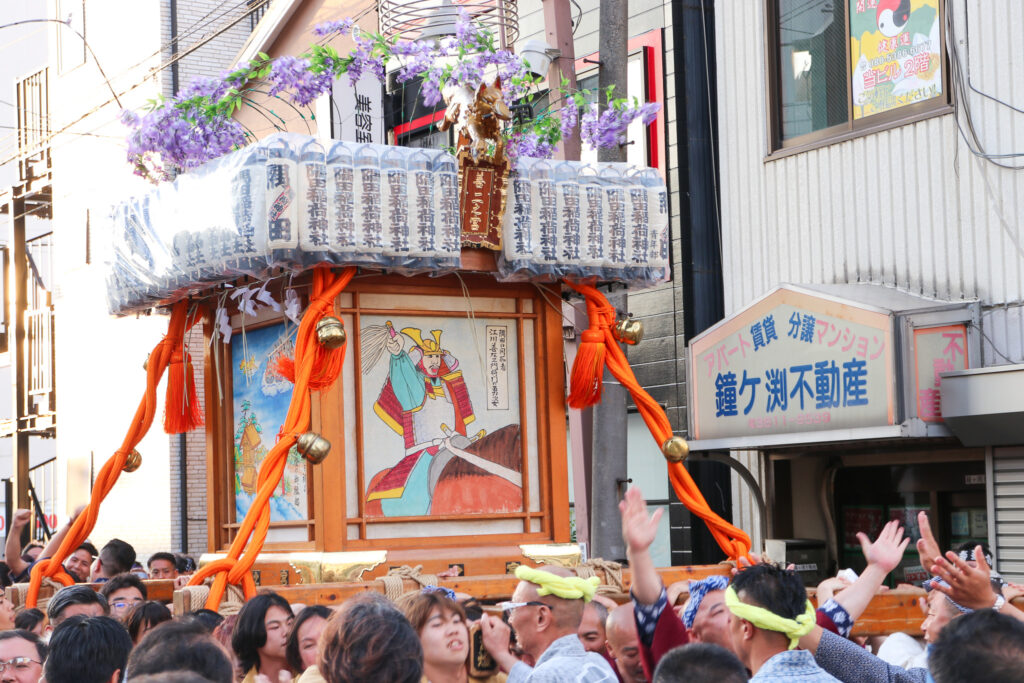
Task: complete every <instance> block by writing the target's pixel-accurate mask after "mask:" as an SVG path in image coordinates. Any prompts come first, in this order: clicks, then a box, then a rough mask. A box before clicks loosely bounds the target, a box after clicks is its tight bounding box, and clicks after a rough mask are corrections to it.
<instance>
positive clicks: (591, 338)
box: [569, 329, 605, 409]
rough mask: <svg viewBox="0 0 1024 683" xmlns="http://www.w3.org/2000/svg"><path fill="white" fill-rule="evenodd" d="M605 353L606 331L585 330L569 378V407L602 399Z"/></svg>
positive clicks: (592, 403)
mask: <svg viewBox="0 0 1024 683" xmlns="http://www.w3.org/2000/svg"><path fill="white" fill-rule="evenodd" d="M604 354H605V346H604V332H602V331H600V330H593V329H591V330H584V331H583V335H582V340H581V341H580V347H579V349H577V351H576V360H575V362H573V364H572V374H571V375H570V379H569V407H571V408H577V409H579V408H586V407H588V406H592V405H594V404H595V403H597V402H599V401H600V400H601V390H602V383H601V378H602V376H603V375H604Z"/></svg>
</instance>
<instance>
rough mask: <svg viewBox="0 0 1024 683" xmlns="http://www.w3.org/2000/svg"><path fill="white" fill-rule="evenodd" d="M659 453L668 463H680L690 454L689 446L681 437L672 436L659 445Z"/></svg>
mask: <svg viewBox="0 0 1024 683" xmlns="http://www.w3.org/2000/svg"><path fill="white" fill-rule="evenodd" d="M661 452H662V453H663V454H664V455H665V459H666V460H668V461H669V462H682V461H684V460H686V456H687V455H689V454H690V444H688V443H686V439H684V438H683V437H681V436H673V437H672V438H671V439H669V440H667V441H666V442H665V443H663V444H661Z"/></svg>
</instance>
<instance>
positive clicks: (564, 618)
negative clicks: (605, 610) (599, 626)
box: [512, 566, 584, 633]
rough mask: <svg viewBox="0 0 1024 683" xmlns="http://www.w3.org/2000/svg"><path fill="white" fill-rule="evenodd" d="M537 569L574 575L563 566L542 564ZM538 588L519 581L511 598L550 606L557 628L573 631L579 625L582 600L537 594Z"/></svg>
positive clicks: (550, 572) (554, 573)
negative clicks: (542, 565)
mask: <svg viewBox="0 0 1024 683" xmlns="http://www.w3.org/2000/svg"><path fill="white" fill-rule="evenodd" d="M537 569H538V570H539V571H542V572H545V573H548V574H553V575H555V576H561V577H563V578H566V577H570V576H575V574H574V573H573V572H572V571H570V570H568V569H566V568H565V567H548V566H544V567H538V568H537ZM538 588H539V586H538V585H537V584H535V583H531V582H530V581H520V582H519V585H518V586H517V587H516V591H515V593H514V594H513V597H512V599H513V600H514V601H516V602H534V601H537V602H543V603H544V604H545V605H547V606H548V607H550V608H551V615H552V618H553V620H554V622H555V626H556V627H557V628H558V629H559V630H561V631H566V632H571V633H575V632H576V631H577V630H578V629H579V627H580V622H581V621H582V620H583V607H584V602H583V600H582V599H577V600H566V599H565V598H559V597H556V596H554V595H538V593H537V589H538Z"/></svg>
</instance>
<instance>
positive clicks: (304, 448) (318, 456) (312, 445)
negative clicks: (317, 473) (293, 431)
mask: <svg viewBox="0 0 1024 683" xmlns="http://www.w3.org/2000/svg"><path fill="white" fill-rule="evenodd" d="M295 447H296V448H297V449H298V451H299V454H300V455H301V456H302V457H303V458H305V459H306V460H308V461H309V462H311V463H312V464H314V465H319V464H320V463H322V462H323V461H324V460H325V459H326V458H327V454H328V453H330V452H331V442H330V441H328V440H327V439H325V438H324V437H322V436H320V435H319V434H317V433H316V432H306V433H305V434H303V435H302V436H300V437H299V438H298V440H297V441H296V442H295Z"/></svg>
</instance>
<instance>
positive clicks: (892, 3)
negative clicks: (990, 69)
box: [766, 0, 949, 153]
mask: <svg viewBox="0 0 1024 683" xmlns="http://www.w3.org/2000/svg"><path fill="white" fill-rule="evenodd" d="M944 10H945V7H944V2H943V0H770V1H769V2H768V3H767V4H766V11H767V17H766V19H767V27H768V40H767V41H766V45H767V50H768V55H767V57H768V60H767V62H768V70H769V71H768V94H769V128H770V131H769V132H770V143H771V149H770V152H772V153H775V152H786V151H789V150H790V149H793V148H802V147H806V146H813V145H817V144H825V143H829V142H835V141H837V140H840V139H846V138H848V137H852V136H855V135H857V134H860V133H862V132H863V131H866V130H869V129H876V128H877V127H878V126H884V125H887V124H893V125H897V124H902V123H907V122H910V121H913V120H916V119H918V118H922V117H923V116H926V115H928V114H931V113H933V112H935V111H938V110H942V109H944V108H945V107H946V106H947V105H948V102H949V100H948V88H947V87H946V82H945V78H946V70H945V69H944V68H943V64H944V63H945V44H944V32H943V26H944V21H945V13H944Z"/></svg>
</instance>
